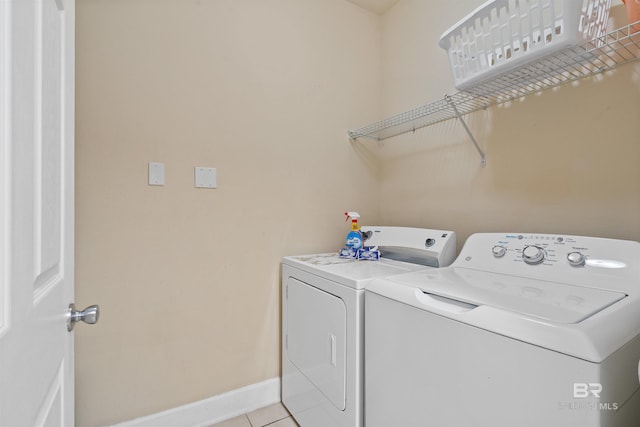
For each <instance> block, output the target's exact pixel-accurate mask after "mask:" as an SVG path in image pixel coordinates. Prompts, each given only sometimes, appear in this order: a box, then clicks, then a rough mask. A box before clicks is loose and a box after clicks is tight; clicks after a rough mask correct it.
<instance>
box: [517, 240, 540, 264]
mask: <svg viewBox="0 0 640 427" xmlns="http://www.w3.org/2000/svg"><path fill="white" fill-rule="evenodd" d="M522 259H523V260H524V262H526V263H527V264H530V265H536V264H540V263H541V262H542V261H544V249H542V248H541V247H540V246H534V245H530V246H525V247H524V249H523V250H522Z"/></svg>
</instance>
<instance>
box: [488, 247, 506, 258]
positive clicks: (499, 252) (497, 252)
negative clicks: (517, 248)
mask: <svg viewBox="0 0 640 427" xmlns="http://www.w3.org/2000/svg"><path fill="white" fill-rule="evenodd" d="M491 252H492V253H493V256H494V257H496V258H502V257H503V256H504V254H506V253H507V248H505V247H504V246H502V245H495V246H494V247H493V248H492V249H491Z"/></svg>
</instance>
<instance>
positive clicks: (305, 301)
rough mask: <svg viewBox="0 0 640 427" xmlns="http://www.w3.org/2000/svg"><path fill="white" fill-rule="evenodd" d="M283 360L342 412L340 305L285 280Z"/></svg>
mask: <svg viewBox="0 0 640 427" xmlns="http://www.w3.org/2000/svg"><path fill="white" fill-rule="evenodd" d="M286 292H288V304H287V331H288V333H287V347H288V351H287V356H288V357H289V360H290V361H291V363H293V364H294V365H295V366H296V367H297V368H298V370H300V372H301V373H302V375H304V376H305V377H306V378H307V379H308V380H309V381H310V382H311V383H313V384H314V385H315V386H316V388H317V389H318V390H319V391H320V392H321V393H322V394H323V395H324V396H325V397H326V398H327V399H328V400H329V401H330V402H331V403H332V404H333V405H334V406H335V407H336V408H337V409H338V410H341V411H343V410H344V409H345V404H346V403H345V388H346V368H345V363H346V333H347V331H346V329H347V312H346V307H345V305H344V302H343V301H342V300H341V299H340V298H338V297H336V296H335V295H332V294H330V293H327V292H324V291H321V290H319V289H318V288H315V287H313V286H310V285H307V284H306V283H303V282H300V281H299V280H296V279H293V278H289V279H288V280H287V291H286Z"/></svg>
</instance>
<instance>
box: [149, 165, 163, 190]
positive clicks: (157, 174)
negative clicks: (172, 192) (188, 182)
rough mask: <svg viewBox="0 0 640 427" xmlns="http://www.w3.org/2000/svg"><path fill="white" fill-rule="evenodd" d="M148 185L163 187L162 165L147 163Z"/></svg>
mask: <svg viewBox="0 0 640 427" xmlns="http://www.w3.org/2000/svg"><path fill="white" fill-rule="evenodd" d="M149 185H164V163H153V162H149Z"/></svg>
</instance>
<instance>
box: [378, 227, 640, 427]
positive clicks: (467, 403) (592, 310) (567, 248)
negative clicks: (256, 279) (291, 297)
mask: <svg viewBox="0 0 640 427" xmlns="http://www.w3.org/2000/svg"><path fill="white" fill-rule="evenodd" d="M365 311H366V315H365V316H366V325H365V330H366V334H365V343H366V346H365V347H366V348H365V351H366V361H365V363H366V374H365V375H366V379H365V396H366V401H365V408H366V409H365V417H366V423H367V427H389V426H403V427H420V426H438V427H462V426H464V427H514V426H518V427H630V426H640V384H639V382H638V360H639V359H640V243H638V242H631V241H623V240H612V239H601V238H590V237H577V236H559V235H542V234H519V233H508V234H494V233H489V234H475V235H472V236H471V237H469V239H467V241H466V243H465V245H464V247H463V249H462V251H461V253H460V255H459V256H458V258H457V259H456V261H455V262H454V263H453V264H452V265H451V266H450V267H447V268H443V269H438V270H430V271H418V272H410V273H407V274H403V275H399V276H394V277H391V278H386V279H376V280H374V281H373V282H372V283H371V284H370V285H369V286H368V287H367V289H366V296H365Z"/></svg>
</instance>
